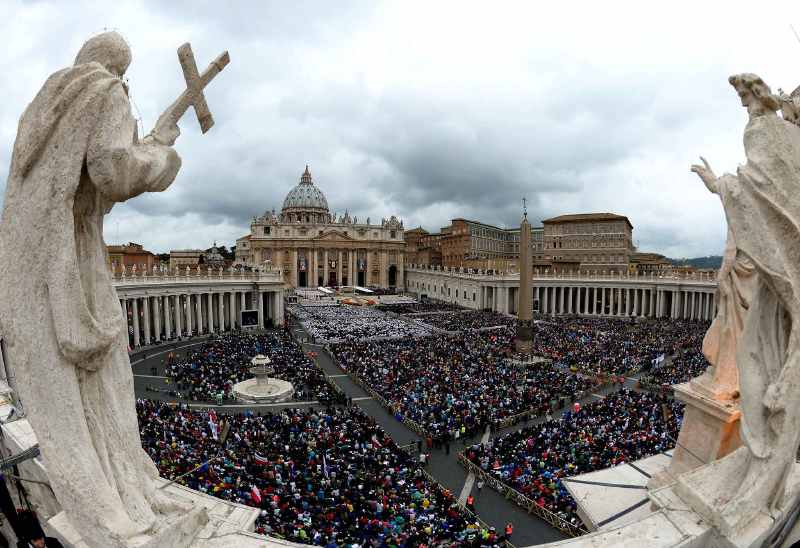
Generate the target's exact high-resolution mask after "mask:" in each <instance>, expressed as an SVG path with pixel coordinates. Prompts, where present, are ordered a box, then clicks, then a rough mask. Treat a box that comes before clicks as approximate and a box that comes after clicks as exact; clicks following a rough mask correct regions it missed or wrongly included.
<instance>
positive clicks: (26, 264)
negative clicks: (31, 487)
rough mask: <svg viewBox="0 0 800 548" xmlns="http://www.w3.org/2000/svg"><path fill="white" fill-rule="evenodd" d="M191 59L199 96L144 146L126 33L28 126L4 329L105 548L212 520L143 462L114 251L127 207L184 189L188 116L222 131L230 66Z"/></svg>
mask: <svg viewBox="0 0 800 548" xmlns="http://www.w3.org/2000/svg"><path fill="white" fill-rule="evenodd" d="M225 55H227V54H225ZM179 58H180V61H181V64H182V65H183V68H184V75H185V77H186V80H187V85H188V86H189V89H187V91H186V92H184V93H183V94H182V95H181V96H180V97H179V99H178V100H177V101H176V102H175V103H174V104H173V105H172V106H171V107H170V108H169V109H167V111H166V112H165V113H164V114H163V115H162V116H161V118H159V120H158V122H157V123H156V126H155V128H154V129H153V131H152V132H150V134H149V135H148V136H146V137H145V138H144V139H142V140H139V139H138V136H137V134H136V129H137V125H136V120H135V119H134V118H133V116H132V115H131V107H130V102H129V100H128V88H127V85H126V83H125V82H124V81H123V80H122V76H123V75H124V74H125V71H126V69H127V68H128V65H129V64H130V62H131V51H130V49H129V47H128V45H127V43H126V42H125V40H124V39H123V38H122V36H120V35H119V34H118V33H115V32H106V33H103V34H99V35H97V36H95V37H93V38H91V39H90V40H89V41H87V42H86V43H85V44H84V45H83V47H82V48H81V50H80V52H78V55H77V57H76V58H75V62H74V64H73V65H72V66H69V67H67V68H64V69H62V70H59V71H58V72H56V73H55V74H53V75H52V76H50V77H49V78H48V79H47V81H46V82H45V84H44V86H43V87H42V89H41V90H40V91H39V93H38V94H37V95H36V97H35V98H34V99H33V101H32V102H31V104H30V105H28V107H27V108H26V109H25V112H24V113H23V114H22V118H21V119H20V122H19V126H18V132H17V138H16V141H15V143H14V150H13V155H12V159H11V166H10V170H9V177H8V183H7V186H6V194H5V205H4V209H3V214H2V220H0V329H2V333H3V336H4V337H5V340H6V341H7V343H8V355H9V361H10V362H11V364H12V367H14V369H15V373H16V379H17V383H18V388H19V391H20V396H21V398H22V399H23V401H24V403H25V407H26V410H27V411H28V416H29V420H30V423H31V424H32V426H33V428H34V431H35V432H36V435H37V438H38V441H39V445H40V448H41V452H42V456H43V460H44V464H45V466H46V468H47V471H48V476H49V478H50V482H51V485H52V489H53V492H54V493H55V496H56V498H57V499H58V502H59V503H60V505H61V506H62V508H63V509H64V511H65V512H66V515H67V517H68V518H69V521H70V522H71V525H72V526H73V527H74V529H75V530H76V531H78V532H79V533H80V534H81V535H82V538H83V541H84V542H85V543H86V545H88V546H90V547H92V548H95V547H101V546H102V547H111V548H128V547H131V546H137V547H145V546H179V547H180V546H188V544H189V543H190V542H191V538H190V537H187V536H186V535H187V534H188V533H187V531H194V530H198V529H199V527H200V526H201V525H202V524H203V523H205V521H207V519H208V518H207V516H206V514H205V510H204V509H201V508H197V509H194V508H192V507H191V505H189V504H187V503H186V502H185V501H178V500H174V499H173V498H171V497H168V496H167V495H165V491H160V490H158V481H157V478H158V471H157V470H156V467H155V466H154V465H153V462H152V461H151V460H150V458H149V457H148V456H147V454H146V453H145V452H144V450H142V448H141V444H140V439H139V427H138V424H137V420H136V411H135V401H134V392H133V378H132V372H131V365H130V360H129V358H128V353H127V346H128V340H127V333H126V332H125V322H124V321H123V317H122V314H121V309H120V305H119V301H118V299H117V295H116V293H115V291H114V289H113V287H112V285H111V277H110V273H109V271H108V268H107V267H106V263H107V253H106V245H105V242H104V241H103V237H102V234H103V218H104V216H105V215H106V214H107V213H108V212H109V211H111V208H112V207H113V206H114V204H115V203H117V202H124V201H126V200H128V199H129V198H132V197H134V196H138V195H139V194H142V193H144V192H160V191H163V190H166V189H167V188H168V187H169V186H170V184H171V183H172V182H173V180H174V179H175V176H176V175H177V173H178V170H179V169H180V167H181V159H180V157H179V156H178V154H177V152H176V151H175V149H174V148H172V145H173V144H174V142H175V140H176V139H177V137H178V136H179V134H180V131H179V129H178V126H177V121H178V119H179V118H180V116H181V114H183V112H185V111H186V109H188V108H189V106H194V108H195V111H196V113H197V114H198V117H199V119H200V121H201V127H202V128H203V130H204V131H205V130H207V129H208V128H209V127H210V125H211V124H213V119H211V117H210V113H209V112H208V107H207V105H205V101H204V100H203V97H202V87H203V86H205V84H207V83H208V81H210V79H211V78H212V77H213V75H214V74H216V73H218V72H219V70H221V67H222V66H224V63H222V64H217V65H215V66H214V67H213V68H209V70H207V71H206V72H205V73H204V74H203V75H199V76H198V75H197V74H196V67H194V59H193V58H192V57H191V49H190V48H189V46H188V44H185V45H184V46H182V47H181V49H180V50H179ZM220 59H222V58H218V60H217V61H215V63H217V62H220ZM222 61H224V62H227V61H226V60H225V59H222ZM191 69H194V70H193V71H192V70H191ZM209 75H210V76H209ZM45 263H49V264H50V268H48V269H46V270H42V269H39V268H35V267H34V265H37V266H38V265H41V264H45ZM132 270H133V271H134V274H135V272H136V270H137V269H136V266H135V265H134V267H133V269H132ZM144 272H147V269H146V268H145V269H144ZM21 302H24V303H26V304H25V306H19V303H21Z"/></svg>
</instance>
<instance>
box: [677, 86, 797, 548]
mask: <svg viewBox="0 0 800 548" xmlns="http://www.w3.org/2000/svg"><path fill="white" fill-rule="evenodd" d="M729 82H730V84H731V85H732V86H733V87H734V89H735V90H736V92H737V93H738V95H739V97H740V98H741V101H742V105H743V106H745V107H746V108H747V112H748V114H749V120H748V122H747V126H746V127H745V130H744V148H745V154H746V157H747V163H746V164H745V165H742V166H739V168H738V169H737V172H736V175H733V174H730V173H726V174H724V175H722V176H721V177H717V176H716V175H715V174H714V172H713V171H712V170H711V167H710V166H709V164H708V163H707V162H706V161H705V160H703V165H695V166H692V171H694V172H695V173H697V174H698V175H699V176H700V178H701V179H702V180H703V182H704V183H705V184H706V186H707V187H708V188H709V189H710V190H711V191H712V192H715V193H716V194H718V195H719V197H720V199H721V200H722V205H723V207H724V209H725V215H726V217H727V221H728V228H729V233H728V246H727V249H726V253H725V262H724V263H723V268H722V269H721V270H720V276H721V278H720V293H721V296H720V297H721V298H720V316H718V318H717V319H716V320H715V322H714V326H713V327H712V330H711V331H710V332H709V336H708V337H707V339H706V343H705V348H704V350H705V351H706V354H707V355H709V356H710V359H712V360H713V359H717V360H718V361H717V363H715V366H716V367H721V366H723V365H724V366H725V367H727V366H728V365H730V361H731V359H732V358H731V354H732V353H735V360H733V361H735V365H736V368H737V369H738V375H739V384H740V392H741V397H740V398H741V410H742V419H741V421H742V426H741V435H742V439H743V441H744V443H745V446H743V447H741V448H739V449H737V450H736V451H734V452H733V453H731V454H730V455H728V456H726V457H724V458H722V459H720V460H719V461H715V462H714V463H712V465H711V466H710V467H709V468H708V470H707V471H704V472H702V473H701V474H700V475H698V474H696V473H693V474H692V477H693V481H696V480H698V479H699V481H697V486H692V485H684V488H685V489H684V490H685V491H686V492H689V493H691V492H693V490H694V491H695V492H699V491H704V492H705V494H706V496H702V494H701V496H700V497H699V498H700V499H702V500H704V501H705V502H703V503H701V504H700V506H704V508H703V511H701V513H703V514H705V515H706V517H708V518H709V519H711V521H712V522H713V523H714V525H716V526H717V527H718V528H719V530H720V531H721V532H722V533H723V535H724V536H726V537H727V538H734V537H736V536H737V535H740V534H742V532H743V531H745V530H746V529H748V528H749V527H750V525H751V524H753V523H755V520H760V519H766V520H767V521H769V522H770V523H771V521H770V520H779V517H780V515H781V513H782V512H784V511H785V509H786V507H787V505H788V504H790V503H791V502H793V501H795V500H797V496H798V485H797V481H796V476H793V475H792V472H793V471H794V463H795V456H796V454H797V448H798V443H800V399H799V398H798V394H800V127H798V126H797V125H795V124H793V123H791V122H789V121H787V120H784V119H783V118H781V117H779V116H778V115H777V114H776V112H777V111H778V110H779V108H780V106H781V103H780V99H779V98H778V97H777V96H775V95H773V94H772V92H771V91H770V88H769V86H767V85H766V84H765V83H764V82H763V81H762V80H761V78H759V77H758V76H756V75H755V74H739V75H735V76H732V77H731V78H730V79H729ZM745 310H746V314H744V312H745ZM715 329H716V330H717V332H716V334H714V330H715ZM709 338H710V340H709ZM720 360H721V361H720ZM703 473H707V474H708V476H707V477H705V478H704V477H703V475H702V474H703ZM698 510H700V509H699V508H698Z"/></svg>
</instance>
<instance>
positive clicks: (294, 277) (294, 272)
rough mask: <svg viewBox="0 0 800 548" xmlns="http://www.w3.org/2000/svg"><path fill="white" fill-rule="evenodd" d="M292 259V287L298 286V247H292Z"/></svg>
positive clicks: (290, 282) (290, 281)
mask: <svg viewBox="0 0 800 548" xmlns="http://www.w3.org/2000/svg"><path fill="white" fill-rule="evenodd" d="M291 261H292V265H291V267H292V270H291V271H290V274H289V275H290V276H291V278H290V280H289V284H290V285H291V286H292V287H297V269H298V264H297V248H294V249H292V252H291ZM242 296H244V293H242ZM242 310H244V306H242Z"/></svg>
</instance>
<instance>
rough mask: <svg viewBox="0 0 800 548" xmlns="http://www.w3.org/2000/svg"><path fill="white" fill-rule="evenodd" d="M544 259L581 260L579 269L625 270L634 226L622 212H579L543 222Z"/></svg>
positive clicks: (633, 251)
mask: <svg viewBox="0 0 800 548" xmlns="http://www.w3.org/2000/svg"><path fill="white" fill-rule="evenodd" d="M542 224H543V225H544V254H545V259H546V260H548V261H550V262H552V263H559V262H561V263H580V268H581V270H592V271H603V270H605V271H609V272H627V271H628V267H629V264H630V262H631V261H630V259H631V255H632V254H633V253H635V251H636V250H635V248H634V246H633V225H632V224H631V222H630V221H629V220H628V218H627V217H625V216H624V215H617V214H615V213H580V214H576V215H560V216H558V217H553V218H551V219H545V220H544V221H542Z"/></svg>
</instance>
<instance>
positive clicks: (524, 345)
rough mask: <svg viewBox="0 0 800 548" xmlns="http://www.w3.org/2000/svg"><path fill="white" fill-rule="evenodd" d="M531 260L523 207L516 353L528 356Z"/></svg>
mask: <svg viewBox="0 0 800 548" xmlns="http://www.w3.org/2000/svg"><path fill="white" fill-rule="evenodd" d="M532 268H533V264H532V260H531V224H530V223H529V222H528V210H527V208H526V207H524V206H523V214H522V223H521V224H520V225H519V291H518V292H517V295H518V299H519V300H518V302H517V320H518V325H517V339H516V347H517V352H519V353H520V354H529V353H530V351H531V346H532V334H531V321H532V320H533V299H532V298H531V283H532V276H531V274H532Z"/></svg>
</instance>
